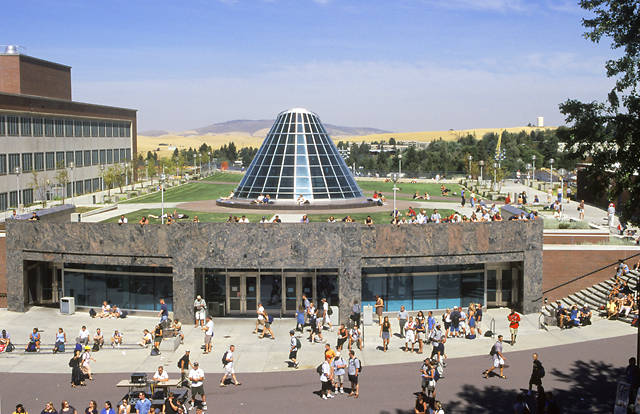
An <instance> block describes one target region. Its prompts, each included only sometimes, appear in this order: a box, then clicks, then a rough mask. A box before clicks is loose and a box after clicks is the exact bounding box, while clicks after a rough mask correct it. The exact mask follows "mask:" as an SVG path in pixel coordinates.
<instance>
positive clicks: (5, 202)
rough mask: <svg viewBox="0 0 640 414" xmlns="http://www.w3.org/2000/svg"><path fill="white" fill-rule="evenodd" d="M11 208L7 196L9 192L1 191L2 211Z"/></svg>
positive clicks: (0, 208)
mask: <svg viewBox="0 0 640 414" xmlns="http://www.w3.org/2000/svg"><path fill="white" fill-rule="evenodd" d="M8 209H9V200H8V198H7V193H0V211H5V210H8Z"/></svg>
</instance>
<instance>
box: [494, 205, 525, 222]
mask: <svg viewBox="0 0 640 414" xmlns="http://www.w3.org/2000/svg"><path fill="white" fill-rule="evenodd" d="M522 213H524V214H525V215H526V214H527V212H526V211H524V210H523V209H521V208H518V207H516V206H513V205H511V204H505V205H503V206H502V207H500V215H501V216H502V219H503V220H509V219H510V218H511V217H513V216H519V215H520V214H522Z"/></svg>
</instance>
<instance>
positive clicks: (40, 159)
mask: <svg viewBox="0 0 640 414" xmlns="http://www.w3.org/2000/svg"><path fill="white" fill-rule="evenodd" d="M33 160H34V162H33V163H34V164H35V170H36V171H44V152H36V153H35V154H33Z"/></svg>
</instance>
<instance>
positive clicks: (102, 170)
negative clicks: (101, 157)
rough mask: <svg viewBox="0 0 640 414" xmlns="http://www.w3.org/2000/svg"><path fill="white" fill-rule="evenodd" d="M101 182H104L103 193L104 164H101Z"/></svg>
mask: <svg viewBox="0 0 640 414" xmlns="http://www.w3.org/2000/svg"><path fill="white" fill-rule="evenodd" d="M100 175H101V177H100V181H102V187H101V189H102V191H104V164H100Z"/></svg>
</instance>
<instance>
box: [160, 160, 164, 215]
mask: <svg viewBox="0 0 640 414" xmlns="http://www.w3.org/2000/svg"><path fill="white" fill-rule="evenodd" d="M164 178H165V177H164V165H163V166H162V175H161V176H160V197H161V200H162V213H160V223H161V224H164Z"/></svg>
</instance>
